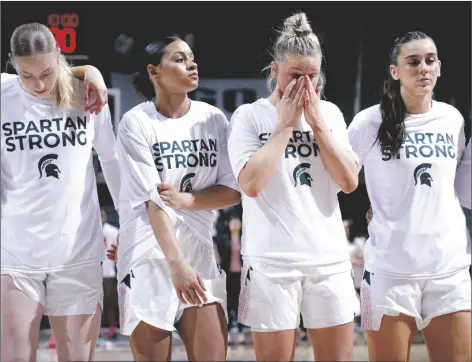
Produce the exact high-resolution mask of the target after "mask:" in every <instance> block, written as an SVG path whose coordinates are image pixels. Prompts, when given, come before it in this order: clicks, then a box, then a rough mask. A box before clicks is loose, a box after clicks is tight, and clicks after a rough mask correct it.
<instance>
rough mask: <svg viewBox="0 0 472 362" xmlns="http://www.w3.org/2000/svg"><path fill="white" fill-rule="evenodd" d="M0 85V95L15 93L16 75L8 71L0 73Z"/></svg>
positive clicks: (16, 88)
mask: <svg viewBox="0 0 472 362" xmlns="http://www.w3.org/2000/svg"><path fill="white" fill-rule="evenodd" d="M0 80H1V86H2V97H4V96H10V95H14V94H17V93H18V91H19V89H18V84H19V83H18V75H16V74H10V73H2V74H1V75H0Z"/></svg>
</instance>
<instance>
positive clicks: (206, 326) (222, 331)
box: [178, 303, 228, 361]
mask: <svg viewBox="0 0 472 362" xmlns="http://www.w3.org/2000/svg"><path fill="white" fill-rule="evenodd" d="M178 330H179V334H180V338H181V339H182V342H183V343H184V345H185V348H186V349H187V356H188V359H189V361H225V360H226V353H227V346H228V325H227V323H226V318H225V314H224V311H223V308H222V306H221V304H219V303H213V304H207V305H204V306H203V307H201V308H200V307H191V308H187V309H185V310H184V313H183V315H182V318H181V319H180V321H179V323H178Z"/></svg>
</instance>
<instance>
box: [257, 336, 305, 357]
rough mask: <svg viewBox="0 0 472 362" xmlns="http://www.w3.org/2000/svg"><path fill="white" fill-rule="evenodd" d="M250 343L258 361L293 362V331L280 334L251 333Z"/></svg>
mask: <svg viewBox="0 0 472 362" xmlns="http://www.w3.org/2000/svg"><path fill="white" fill-rule="evenodd" d="M252 341H253V343H254V350H255V352H256V359H257V360H258V361H293V359H294V358H295V344H296V330H295V329H291V330H288V331H280V332H254V331H253V332H252Z"/></svg>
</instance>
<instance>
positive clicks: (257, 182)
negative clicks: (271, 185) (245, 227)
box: [228, 106, 292, 197]
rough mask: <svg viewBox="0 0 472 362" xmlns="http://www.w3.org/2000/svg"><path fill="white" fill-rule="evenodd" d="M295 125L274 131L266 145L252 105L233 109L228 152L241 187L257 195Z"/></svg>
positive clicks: (282, 152) (273, 169) (276, 162)
mask: <svg viewBox="0 0 472 362" xmlns="http://www.w3.org/2000/svg"><path fill="white" fill-rule="evenodd" d="M291 135H292V128H285V129H282V130H280V131H276V132H274V133H273V134H272V135H271V136H270V138H269V140H268V141H267V142H266V143H265V144H264V145H263V144H262V141H261V140H260V139H259V137H258V134H257V130H256V127H255V120H254V116H253V115H252V113H251V111H250V109H248V108H247V107H246V106H242V107H240V108H238V109H237V110H236V112H234V114H233V116H232V118H231V122H230V126H229V132H228V154H229V160H230V163H231V167H232V169H233V174H234V175H235V177H237V180H238V183H239V186H240V187H241V190H242V191H243V192H244V193H245V194H246V195H247V196H249V197H257V196H258V195H259V194H260V192H261V191H262V189H263V188H264V187H265V185H266V184H267V183H268V182H269V180H270V179H271V178H272V176H273V175H274V173H275V170H276V169H277V166H278V165H279V163H280V160H281V157H282V156H283V154H284V152H285V148H286V147H287V143H288V141H289V139H290V136H291Z"/></svg>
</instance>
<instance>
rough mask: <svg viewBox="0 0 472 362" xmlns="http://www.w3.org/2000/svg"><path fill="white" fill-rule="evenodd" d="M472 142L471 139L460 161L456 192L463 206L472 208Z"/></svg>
mask: <svg viewBox="0 0 472 362" xmlns="http://www.w3.org/2000/svg"><path fill="white" fill-rule="evenodd" d="M471 144H472V142H471V141H469V144H468V145H467V148H466V150H465V153H464V156H463V157H462V160H461V161H460V163H459V168H458V169H457V173H456V193H457V197H458V198H459V202H460V203H461V206H462V207H465V208H467V209H469V210H470V209H472V195H471V190H470V189H471V188H472V184H471V183H472V181H471V176H472V175H471V173H472V169H471V157H472V148H471V146H470V145H471Z"/></svg>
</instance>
